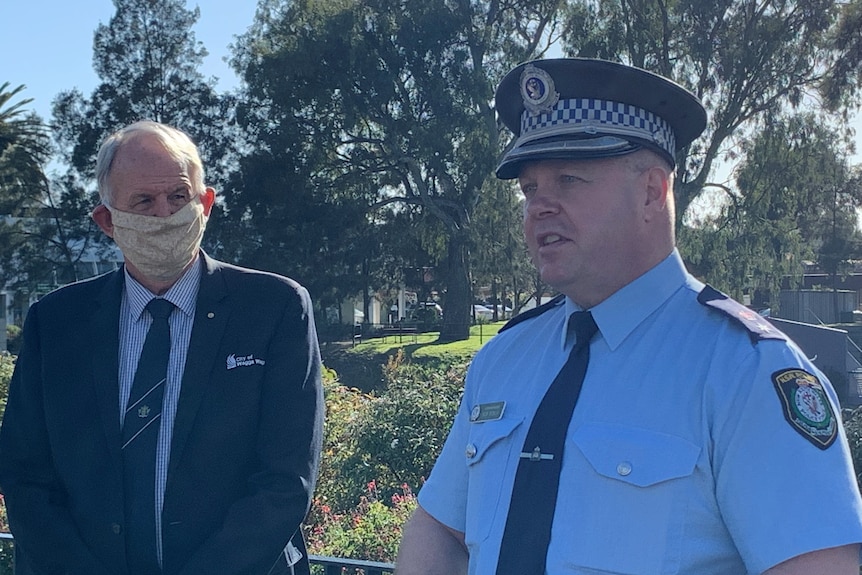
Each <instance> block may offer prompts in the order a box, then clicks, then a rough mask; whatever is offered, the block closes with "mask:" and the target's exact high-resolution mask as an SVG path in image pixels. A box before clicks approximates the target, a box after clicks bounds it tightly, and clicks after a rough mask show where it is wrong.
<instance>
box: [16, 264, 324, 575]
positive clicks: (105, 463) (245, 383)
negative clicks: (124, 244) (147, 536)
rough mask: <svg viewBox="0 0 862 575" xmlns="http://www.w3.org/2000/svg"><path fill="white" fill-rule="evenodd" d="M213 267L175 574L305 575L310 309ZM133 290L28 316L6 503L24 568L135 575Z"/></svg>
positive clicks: (43, 305)
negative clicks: (130, 482)
mask: <svg viewBox="0 0 862 575" xmlns="http://www.w3.org/2000/svg"><path fill="white" fill-rule="evenodd" d="M201 265H204V266H205V270H204V273H203V275H202V278H201V283H200V290H199V294H198V299H197V304H196V311H195V318H194V326H193V328H192V334H191V340H190V343H189V350H188V359H187V362H186V366H185V372H184V374H183V380H182V386H181V391H180V397H179V404H178V408H177V414H176V420H175V423H174V431H173V440H172V444H171V454H170V464H169V468H168V478H167V485H166V490H165V500H164V508H163V512H162V524H163V529H162V530H163V533H162V538H163V572H164V574H165V575H204V574H219V575H234V574H236V575H238V574H240V573H243V574H249V575H267V574H268V573H273V574H275V573H279V574H280V573H292V572H293V569H294V567H291V566H290V563H292V562H295V561H296V553H295V550H296V549H295V547H297V546H298V547H302V545H301V535H300V536H299V537H298V538H294V542H293V543H290V540H291V538H292V536H294V535H295V534H296V533H297V532H298V528H299V525H300V522H301V521H302V519H303V518H304V516H305V514H306V513H307V511H308V508H309V505H310V501H311V495H312V491H313V489H314V483H315V479H316V476H317V470H318V464H319V457H320V448H321V441H322V425H323V393H322V388H321V365H320V352H319V349H318V343H317V335H316V331H315V326H314V318H313V313H312V307H311V300H310V298H309V296H308V293H307V291H306V290H305V289H304V288H303V287H302V286H300V285H299V284H297V283H296V282H294V281H293V280H290V279H288V278H284V277H281V276H277V275H275V274H269V273H265V272H259V271H254V270H248V269H243V268H239V267H235V266H231V265H228V264H224V263H221V262H218V261H215V260H213V259H211V258H209V257H207V256H206V255H205V254H202V264H201ZM123 284H124V273H123V271H122V270H119V271H116V272H112V273H109V274H106V275H103V276H99V277H97V278H93V279H91V280H87V281H83V282H79V283H75V284H72V285H69V286H66V287H64V288H61V289H59V290H57V291H55V292H52V293H50V294H48V295H46V296H45V297H43V298H42V299H41V300H40V301H39V302H37V303H35V304H34V305H33V306H32V307H31V308H30V311H29V313H28V316H27V320H26V322H25V326H24V332H23V347H22V350H21V353H20V355H19V357H18V361H17V364H16V366H15V372H14V374H13V376H12V381H11V384H10V391H9V399H8V404H7V408H6V414H5V417H4V421H3V426H2V430H0V489H2V492H3V494H4V496H5V499H6V506H7V512H8V517H9V523H10V526H11V529H12V532H13V534H14V536H15V541H16V552H17V556H18V561H20V562H21V569H23V564H24V563H26V564H27V568H28V569H29V570H32V572H34V573H38V574H42V573H45V574H48V573H51V574H54V573H57V574H68V575H122V574H123V573H126V558H125V544H124V536H123V528H124V527H123V522H124V516H123V515H124V514H123V489H122V485H123V481H122V458H121V454H120V440H121V434H120V420H119V396H118V393H119V391H118V390H119V384H118V361H119V359H118V358H119V343H118V332H119V312H120V298H121V295H122V290H123ZM237 359H239V361H236V360H237ZM303 550H304V548H303ZM296 567H299V569H297V571H296V572H297V573H300V572H303V571H304V570H306V569H307V562H306V560H305V559H302V560H300V561H299V563H298V565H297V566H296Z"/></svg>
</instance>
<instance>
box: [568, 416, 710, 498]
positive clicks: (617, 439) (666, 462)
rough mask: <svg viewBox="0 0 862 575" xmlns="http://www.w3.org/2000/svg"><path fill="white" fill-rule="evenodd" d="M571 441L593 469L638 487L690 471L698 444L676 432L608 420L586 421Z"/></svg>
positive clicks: (698, 454)
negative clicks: (607, 421) (678, 435)
mask: <svg viewBox="0 0 862 575" xmlns="http://www.w3.org/2000/svg"><path fill="white" fill-rule="evenodd" d="M572 439H573V441H574V443H575V445H577V447H578V449H580V451H581V453H583V454H584V457H585V458H586V459H587V461H589V463H590V465H591V466H592V467H593V469H594V470H595V471H596V473H598V474H600V475H602V476H604V477H607V478H609V479H616V480H618V481H623V482H625V483H629V484H631V485H635V486H638V487H647V486H650V485H655V484H657V483H661V482H663V481H669V480H671V479H678V478H680V477H686V476H688V475H691V474H692V472H693V471H694V467H695V465H696V464H697V459H698V457H699V456H700V447H698V446H697V445H695V444H693V443H691V442H689V441H687V440H685V439H683V438H681V437H677V436H675V435H669V434H667V433H661V432H658V431H653V430H648V429H639V428H635V427H628V426H624V425H617V424H608V423H587V424H584V425H583V426H581V427H580V428H579V429H578V430H577V431H575V433H574V435H573V438H572Z"/></svg>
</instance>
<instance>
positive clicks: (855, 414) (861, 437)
mask: <svg viewBox="0 0 862 575" xmlns="http://www.w3.org/2000/svg"><path fill="white" fill-rule="evenodd" d="M844 430H845V431H846V432H847V443H849V444H850V453H851V455H852V456H853V466H854V467H855V468H856V482H857V483H858V484H859V489H860V490H862V406H859V407H856V408H855V409H845V410H844Z"/></svg>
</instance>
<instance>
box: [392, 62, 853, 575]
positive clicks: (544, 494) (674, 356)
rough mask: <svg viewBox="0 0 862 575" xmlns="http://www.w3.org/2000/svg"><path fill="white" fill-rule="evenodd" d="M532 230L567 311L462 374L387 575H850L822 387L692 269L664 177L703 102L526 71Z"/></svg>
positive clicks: (503, 341) (654, 79) (836, 428)
mask: <svg viewBox="0 0 862 575" xmlns="http://www.w3.org/2000/svg"><path fill="white" fill-rule="evenodd" d="M496 104H497V110H498V112H499V114H500V116H501V118H502V120H503V121H504V122H505V123H506V125H507V126H508V127H509V128H511V129H512V130H513V132H514V133H515V135H516V136H517V138H516V140H515V142H514V143H513V145H512V147H511V148H510V149H509V150H508V151H507V153H506V154H505V156H504V157H503V160H502V162H501V164H500V166H499V167H498V169H497V175H498V176H499V177H501V178H504V179H513V178H517V179H518V183H519V185H520V188H521V191H522V192H523V194H524V233H525V237H526V242H527V246H528V247H529V250H530V254H531V256H532V259H533V262H534V264H535V265H536V266H537V268H538V270H539V272H540V273H541V277H542V279H543V280H544V281H545V282H547V283H548V284H550V285H551V286H553V287H554V288H556V289H557V290H558V291H559V292H560V294H561V295H560V296H559V297H558V298H556V299H555V300H554V301H553V302H551V303H550V304H548V305H545V306H543V307H541V308H539V309H537V310H536V311H535V312H532V313H527V314H522V315H521V316H519V317H518V318H516V319H514V320H513V321H512V322H510V323H509V324H508V325H507V326H506V327H505V328H504V330H503V331H502V332H501V333H500V335H498V336H497V337H495V338H494V339H493V340H492V341H491V342H489V343H488V344H487V345H486V346H485V347H484V348H483V349H482V350H481V351H480V352H479V353H478V354H477V355H476V357H475V359H474V361H473V363H472V365H471V367H470V370H469V372H468V375H467V382H466V387H465V390H464V396H463V401H462V405H461V408H460V410H459V412H458V414H457V416H456V419H455V422H454V424H453V426H452V429H451V432H450V434H449V438H448V440H447V442H446V445H445V447H444V448H443V452H442V454H441V455H440V458H439V459H438V461H437V463H436V465H435V467H434V470H433V472H432V473H431V476H430V477H429V479H428V482H427V483H426V485H425V486H424V487H423V488H422V491H421V492H420V494H419V503H420V507H419V508H418V509H417V511H416V513H415V514H414V516H413V518H412V519H411V521H410V523H409V524H408V526H407V527H406V530H405V533H404V539H403V542H402V546H401V551H400V555H399V558H398V573H399V575H415V574H424V575H429V574H441V575H442V574H446V575H451V574H454V573H465V572H469V573H474V574H481V575H488V574H492V573H496V574H497V575H542V574H547V575H562V574H564V573H578V574H587V573H590V574H593V573H595V574H598V573H608V574H611V573H617V574H628V575H635V574H637V575H646V574H653V573H654V574H659V573H661V574H670V573H684V574H697V575H736V574H738V575H743V574H754V573H757V574H761V573H767V574H769V575H778V574H783V575H790V574H794V575H802V574H808V575H810V574H813V573H817V574H818V575H851V574H852V575H858V564H859V543H860V541H862V501H860V497H859V491H858V489H857V486H856V478H855V475H854V472H853V467H852V463H851V459H850V453H849V449H848V446H847V441H846V438H845V437H844V434H843V429H842V427H841V422H840V420H839V410H838V404H837V398H836V396H835V393H834V391H833V390H832V388H831V386H830V384H829V382H828V381H827V380H826V378H825V377H824V376H823V374H822V373H820V372H819V371H818V370H817V369H816V368H815V367H814V366H813V365H812V364H811V362H810V361H809V360H808V359H807V358H806V357H805V355H804V354H803V353H802V352H801V351H800V350H799V348H798V347H797V346H796V345H795V344H793V343H792V342H790V341H788V339H787V338H786V337H785V336H784V335H783V334H782V333H780V332H779V331H777V330H776V329H774V328H773V327H772V326H771V325H770V324H768V323H766V322H765V321H763V320H762V319H761V318H759V317H758V316H757V315H756V314H752V313H750V312H749V311H748V310H747V309H746V308H745V307H743V306H741V305H740V304H737V303H735V302H733V301H732V300H730V299H728V298H727V297H726V296H724V295H722V294H720V293H719V292H717V291H715V290H714V289H712V288H710V287H708V286H705V285H704V284H702V283H701V282H699V281H698V280H696V279H695V278H693V277H692V276H691V275H689V274H688V273H686V271H685V269H684V267H683V264H682V261H681V259H680V256H679V254H678V253H677V251H676V249H675V247H674V246H675V240H674V221H675V215H674V201H673V180H674V163H675V156H676V155H677V152H678V151H679V150H681V149H682V148H684V147H686V146H687V145H688V144H690V143H691V142H692V141H693V140H694V139H695V138H696V137H697V136H698V135H699V134H700V133H701V131H702V130H703V129H704V127H705V125H706V113H705V111H704V109H703V107H702V106H701V104H700V102H699V101H698V100H697V99H696V98H695V97H694V96H693V95H692V94H690V93H689V92H687V91H686V90H684V89H683V88H681V87H680V86H678V85H676V84H674V83H673V82H671V81H669V80H667V79H665V78H662V77H659V76H656V75H654V74H651V73H649V72H646V71H644V70H640V69H636V68H632V67H628V66H623V65H620V64H616V63H611V62H605V61H599V60H588V59H561V60H545V61H536V62H532V63H527V64H524V65H521V66H519V67H518V68H516V69H515V70H513V71H512V72H511V73H510V74H509V75H508V76H506V78H504V80H503V81H502V83H501V85H500V87H499V89H498V90H497V95H496Z"/></svg>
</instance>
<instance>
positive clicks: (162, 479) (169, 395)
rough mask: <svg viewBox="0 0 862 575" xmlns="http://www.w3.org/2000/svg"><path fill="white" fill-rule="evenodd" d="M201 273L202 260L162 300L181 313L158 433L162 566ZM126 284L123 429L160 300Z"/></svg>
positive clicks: (174, 318) (176, 315)
mask: <svg viewBox="0 0 862 575" xmlns="http://www.w3.org/2000/svg"><path fill="white" fill-rule="evenodd" d="M201 273H202V268H201V264H200V255H198V257H197V259H196V260H195V263H194V264H193V265H192V266H191V267H190V268H189V269H188V271H186V273H184V274H183V275H182V276H181V277H180V279H179V280H178V281H177V283H175V284H174V285H173V286H172V287H171V288H170V289H169V290H168V291H167V292H166V293H165V294H164V296H162V297H164V298H165V299H167V300H168V301H170V302H171V303H172V304H174V305H175V306H176V308H177V309H175V310H174V311H173V313H171V316H170V318H169V319H168V324H169V325H170V328H171V354H170V359H169V360H168V377H167V381H166V382H165V395H164V400H163V404H162V421H161V427H160V428H159V441H158V446H157V448H156V477H155V482H156V486H155V499H156V508H155V510H154V512H155V514H156V531H157V532H158V537H156V553H157V556H158V559H159V564H161V562H162V537H161V533H162V504H163V503H164V500H165V484H166V483H167V478H168V462H169V461H170V452H171V437H172V435H173V428H174V418H175V416H176V413H177V401H178V400H179V397H180V384H181V382H182V379H183V370H184V368H185V365H186V356H187V354H188V349H189V340H190V339H191V335H192V325H193V323H194V319H195V303H196V301H197V295H198V288H199V287H200V279H201ZM125 274H126V283H125V289H124V290H123V297H122V302H121V304H120V362H119V363H120V373H119V381H120V394H119V395H120V405H119V408H120V424H121V425H122V423H123V417H124V414H125V413H126V403H127V402H128V401H129V394H130V393H131V391H132V382H133V380H134V378H135V370H136V369H137V367H138V359H139V358H140V356H141V350H142V349H143V347H144V340H145V339H146V337H147V331H148V330H149V329H150V325H151V324H152V323H153V320H152V318H151V317H150V314H149V313H144V308H145V307H146V305H147V303H149V301H150V300H151V299H152V298H154V297H156V295H155V294H153V293H152V292H150V291H149V290H148V289H147V288H145V287H144V286H142V285H141V284H140V283H139V282H138V281H137V280H135V279H134V278H133V277H132V276H131V275H129V271H128V269H126V270H125Z"/></svg>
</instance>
